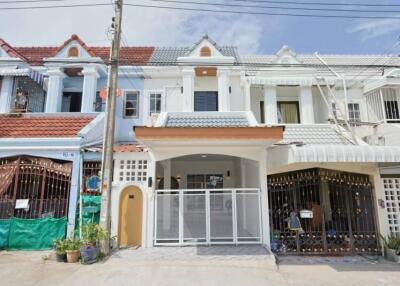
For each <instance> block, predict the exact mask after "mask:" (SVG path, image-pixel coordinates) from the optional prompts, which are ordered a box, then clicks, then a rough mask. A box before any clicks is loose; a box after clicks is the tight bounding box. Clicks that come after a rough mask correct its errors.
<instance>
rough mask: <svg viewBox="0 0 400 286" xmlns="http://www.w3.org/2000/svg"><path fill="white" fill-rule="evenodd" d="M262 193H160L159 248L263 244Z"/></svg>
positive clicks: (191, 190) (188, 191)
mask: <svg viewBox="0 0 400 286" xmlns="http://www.w3.org/2000/svg"><path fill="white" fill-rule="evenodd" d="M260 202H261V200H260V190H259V189H190V190H157V191H156V206H155V220H156V222H155V241H154V243H155V245H171V244H174V245H190V244H206V245H207V244H249V243H257V244H258V243H261V206H260Z"/></svg>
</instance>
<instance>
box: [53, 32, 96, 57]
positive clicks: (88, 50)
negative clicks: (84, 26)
mask: <svg viewBox="0 0 400 286" xmlns="http://www.w3.org/2000/svg"><path fill="white" fill-rule="evenodd" d="M73 41H76V42H78V44H79V45H80V46H81V47H82V48H83V49H85V51H86V52H87V53H88V54H89V55H91V56H92V57H96V54H95V53H94V52H93V51H92V49H91V48H89V47H88V46H86V43H85V42H84V41H82V40H81V38H79V36H78V35H76V34H73V35H71V37H70V38H69V39H68V40H66V41H65V42H64V43H63V44H62V45H61V46H59V47H58V49H57V51H56V54H58V53H59V52H60V51H61V50H62V49H64V48H65V47H66V46H68V44H69V43H71V42H73Z"/></svg>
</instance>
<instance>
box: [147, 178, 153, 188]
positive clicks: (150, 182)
mask: <svg viewBox="0 0 400 286" xmlns="http://www.w3.org/2000/svg"><path fill="white" fill-rule="evenodd" d="M147 186H148V187H149V188H151V187H152V186H153V177H149V179H148V180H147Z"/></svg>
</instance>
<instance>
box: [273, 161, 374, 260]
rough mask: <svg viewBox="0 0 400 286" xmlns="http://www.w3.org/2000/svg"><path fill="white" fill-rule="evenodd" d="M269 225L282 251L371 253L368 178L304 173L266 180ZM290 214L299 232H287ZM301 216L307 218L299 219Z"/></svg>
mask: <svg viewBox="0 0 400 286" xmlns="http://www.w3.org/2000/svg"><path fill="white" fill-rule="evenodd" d="M268 191H269V205H270V225H271V229H272V234H273V240H275V241H276V242H277V243H278V244H280V246H281V248H280V249H281V251H282V252H287V253H304V254H310V253H313V254H317V253H325V254H339V253H354V252H356V253H376V252H377V251H378V238H377V234H376V225H375V213H374V208H373V200H372V186H371V183H370V182H369V179H368V176H365V175H360V174H352V173H345V172H338V171H332V170H325V169H307V170H301V171H295V172H290V173H285V174H277V175H272V176H268ZM291 211H295V212H296V214H297V215H298V217H299V220H300V223H301V227H302V229H303V231H293V230H291V229H289V227H288V218H289V216H290V213H291ZM301 211H308V212H310V211H311V213H312V217H311V218H310V217H309V218H306V217H303V218H302V217H301V216H300V215H299V214H300V212H301Z"/></svg>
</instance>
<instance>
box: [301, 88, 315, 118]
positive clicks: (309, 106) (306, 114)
mask: <svg viewBox="0 0 400 286" xmlns="http://www.w3.org/2000/svg"><path fill="white" fill-rule="evenodd" d="M299 98H300V122H301V123H303V124H314V106H313V98H312V89H311V85H301V86H300V97H299Z"/></svg>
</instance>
